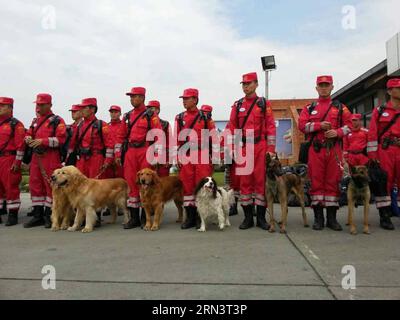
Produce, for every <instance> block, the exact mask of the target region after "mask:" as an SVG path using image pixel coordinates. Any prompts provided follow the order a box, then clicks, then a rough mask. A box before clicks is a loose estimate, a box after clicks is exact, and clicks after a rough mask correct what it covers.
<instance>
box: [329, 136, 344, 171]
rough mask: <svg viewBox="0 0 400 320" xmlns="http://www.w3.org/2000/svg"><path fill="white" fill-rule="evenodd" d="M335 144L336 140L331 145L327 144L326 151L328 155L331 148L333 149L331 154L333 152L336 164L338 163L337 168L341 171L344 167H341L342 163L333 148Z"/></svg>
mask: <svg viewBox="0 0 400 320" xmlns="http://www.w3.org/2000/svg"><path fill="white" fill-rule="evenodd" d="M335 145H336V142H335V143H334V144H333V145H332V146H328V147H327V153H328V156H329V154H330V152H331V149H332V150H333V154H334V156H335V160H336V164H337V165H338V167H339V169H340V170H341V171H342V172H344V167H343V165H342V162H341V161H340V160H339V156H338V154H337V152H336V150H335Z"/></svg>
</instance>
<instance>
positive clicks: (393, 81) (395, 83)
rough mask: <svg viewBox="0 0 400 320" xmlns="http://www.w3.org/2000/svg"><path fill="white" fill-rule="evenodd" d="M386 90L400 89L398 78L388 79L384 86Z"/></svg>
mask: <svg viewBox="0 0 400 320" xmlns="http://www.w3.org/2000/svg"><path fill="white" fill-rule="evenodd" d="M386 86H387V88H388V89H392V88H400V78H394V79H390V80H389V81H388V82H387V84H386Z"/></svg>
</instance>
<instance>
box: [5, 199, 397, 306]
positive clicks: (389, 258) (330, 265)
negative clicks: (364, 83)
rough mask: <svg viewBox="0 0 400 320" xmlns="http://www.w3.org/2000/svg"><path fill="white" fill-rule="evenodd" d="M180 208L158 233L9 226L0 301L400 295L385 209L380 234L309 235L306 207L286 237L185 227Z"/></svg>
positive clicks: (374, 224)
mask: <svg viewBox="0 0 400 320" xmlns="http://www.w3.org/2000/svg"><path fill="white" fill-rule="evenodd" d="M23 199H24V200H23V204H24V209H23V213H25V212H26V209H27V208H28V207H29V206H30V201H29V200H28V197H27V195H23ZM361 210H362V209H361V208H359V209H358V211H357V223H358V226H359V230H360V231H361V216H362V214H361V213H362V212H361ZM175 211H176V210H175V209H174V208H173V207H172V206H168V208H167V210H166V214H165V221H164V224H163V225H162V230H161V231H158V232H151V233H146V232H144V231H142V230H140V229H133V230H123V229H122V226H121V225H120V223H121V220H120V221H119V224H118V225H104V226H103V227H101V229H98V230H96V231H95V232H93V233H91V234H82V233H80V232H76V233H69V232H66V231H60V232H57V233H53V232H51V231H49V230H45V229H43V228H42V227H39V228H34V229H30V230H27V229H23V228H22V225H18V226H16V227H12V228H6V227H4V225H0V257H1V267H0V299H400V277H399V270H400V250H399V244H400V220H399V219H394V222H395V225H396V227H397V230H396V231H393V232H387V231H383V230H381V229H379V228H378V218H377V212H376V209H372V212H371V232H372V234H371V235H363V234H362V233H361V234H359V235H357V236H351V235H350V234H349V233H348V229H347V227H346V228H345V230H346V231H345V232H339V233H337V232H333V231H330V230H324V231H323V232H315V231H312V230H311V229H305V228H303V227H302V224H301V214H300V211H299V210H298V209H297V208H291V209H290V211H289V226H288V231H289V232H288V234H287V235H282V234H279V233H275V234H269V233H268V232H263V231H262V230H260V229H258V228H254V229H251V230H247V231H241V230H239V229H238V225H239V224H240V222H241V219H242V215H240V217H238V216H236V217H233V218H232V219H231V222H232V227H231V228H229V229H227V230H225V231H223V232H220V231H218V230H217V229H216V227H215V226H212V227H210V229H209V231H207V232H206V233H205V234H201V233H199V232H197V231H195V230H194V229H192V230H188V231H182V230H180V228H179V225H177V224H176V223H175V222H174V221H175V218H176V216H175ZM345 212H346V211H345V209H342V210H341V212H340V213H341V215H340V219H339V221H340V222H341V223H342V224H343V225H344V222H345V214H344V213H345ZM241 214H242V213H241ZM24 215H25V214H23V216H24ZM308 216H309V219H310V222H312V215H311V211H310V210H308ZM121 218H122V217H120V219H121ZM26 219H27V218H26V217H23V218H22V219H21V220H22V221H21V222H24V221H25V220H26ZM105 219H107V217H106V218H105ZM44 265H53V266H54V267H55V269H56V280H57V281H56V290H43V289H42V285H41V284H42V277H43V275H42V273H41V270H42V267H43V266H44ZM345 265H352V266H354V267H355V270H356V289H355V290H344V289H343V288H342V285H341V284H342V278H343V277H344V276H345V275H344V274H342V273H341V271H342V267H343V266H345Z"/></svg>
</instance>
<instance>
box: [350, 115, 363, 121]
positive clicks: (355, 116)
mask: <svg viewBox="0 0 400 320" xmlns="http://www.w3.org/2000/svg"><path fill="white" fill-rule="evenodd" d="M361 119H362V115H361V114H359V113H355V114H353V115H352V116H351V120H361Z"/></svg>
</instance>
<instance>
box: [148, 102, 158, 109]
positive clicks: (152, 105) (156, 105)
mask: <svg viewBox="0 0 400 320" xmlns="http://www.w3.org/2000/svg"><path fill="white" fill-rule="evenodd" d="M147 107H148V108H158V109H160V102H159V101H157V100H152V101H149V103H148V105H147Z"/></svg>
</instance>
